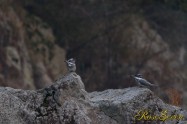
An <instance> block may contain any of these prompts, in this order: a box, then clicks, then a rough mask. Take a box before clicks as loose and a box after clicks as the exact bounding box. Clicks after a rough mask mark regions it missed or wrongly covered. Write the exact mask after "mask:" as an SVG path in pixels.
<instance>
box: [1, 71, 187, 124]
mask: <svg viewBox="0 0 187 124" xmlns="http://www.w3.org/2000/svg"><path fill="white" fill-rule="evenodd" d="M0 99H1V100H0V123H1V124H132V123H134V122H136V123H138V121H136V120H135V119H134V116H135V115H136V113H137V112H138V111H140V110H144V109H145V110H150V111H152V112H153V114H158V113H159V112H161V111H162V110H167V111H168V115H170V114H182V115H184V116H185V117H184V120H185V119H187V115H185V114H186V113H185V111H183V110H182V109H180V108H178V107H174V106H170V105H167V104H165V103H163V102H162V100H160V99H159V98H158V97H157V96H155V95H154V93H153V92H151V91H150V90H148V89H146V88H138V87H132V88H126V89H117V90H106V91H103V92H92V93H87V92H86V91H85V89H84V84H83V82H82V80H81V78H80V76H79V75H77V74H76V73H70V74H67V75H65V76H63V77H62V78H60V79H58V80H57V81H56V82H55V83H54V84H53V85H51V86H49V87H47V88H45V89H41V90H38V91H32V90H20V89H13V88H9V87H1V88H0ZM142 122H143V121H142ZM151 123H153V122H151ZM154 123H156V122H154ZM166 123H168V124H172V123H177V122H176V121H172V122H169V121H168V122H166Z"/></svg>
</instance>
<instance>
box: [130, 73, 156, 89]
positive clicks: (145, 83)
mask: <svg viewBox="0 0 187 124" xmlns="http://www.w3.org/2000/svg"><path fill="white" fill-rule="evenodd" d="M132 77H133V78H134V79H135V82H136V83H137V84H138V86H144V87H158V86H157V85H155V84H151V83H150V82H149V81H147V80H146V79H144V78H143V76H142V75H141V74H137V75H136V76H134V75H132Z"/></svg>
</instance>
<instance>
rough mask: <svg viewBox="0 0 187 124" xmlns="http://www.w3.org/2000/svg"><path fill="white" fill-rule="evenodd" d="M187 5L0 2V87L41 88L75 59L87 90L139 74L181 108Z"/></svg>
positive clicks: (131, 0)
mask: <svg viewBox="0 0 187 124" xmlns="http://www.w3.org/2000/svg"><path fill="white" fill-rule="evenodd" d="M186 50H187V1H186V0H78V1H74V0H53V1H52V0H19V1H15V0H1V1H0V85H1V86H8V87H13V88H22V89H40V88H44V87H46V86H48V85H51V84H52V83H53V82H54V81H55V80H56V79H58V78H59V77H60V76H61V75H63V74H65V73H66V72H67V71H66V70H67V69H66V66H65V63H64V60H65V59H67V58H71V57H73V58H75V59H76V63H77V73H78V74H79V75H80V76H81V77H82V80H83V82H84V83H85V86H86V90H87V91H89V92H91V91H95V90H97V91H101V90H105V89H108V88H112V89H116V88H126V87H132V86H136V85H135V83H134V81H133V80H132V79H131V78H130V76H129V75H131V74H137V73H141V74H143V75H144V77H145V78H146V79H147V80H149V81H150V82H151V83H154V84H158V85H159V86H160V89H159V91H157V94H158V95H159V96H160V97H161V98H162V99H163V100H164V101H165V102H167V103H170V104H173V105H177V106H182V107H186V108H187V53H186Z"/></svg>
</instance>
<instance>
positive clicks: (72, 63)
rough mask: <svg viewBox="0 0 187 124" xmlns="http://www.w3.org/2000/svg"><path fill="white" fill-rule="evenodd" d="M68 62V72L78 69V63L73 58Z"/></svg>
mask: <svg viewBox="0 0 187 124" xmlns="http://www.w3.org/2000/svg"><path fill="white" fill-rule="evenodd" d="M65 62H66V64H67V69H68V72H75V71H76V64H75V60H74V59H73V58H71V59H69V60H66V61H65Z"/></svg>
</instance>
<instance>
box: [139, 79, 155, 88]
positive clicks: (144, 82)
mask: <svg viewBox="0 0 187 124" xmlns="http://www.w3.org/2000/svg"><path fill="white" fill-rule="evenodd" d="M139 82H140V83H141V84H142V85H145V86H152V85H153V84H151V83H150V82H149V81H147V80H145V79H140V80H139Z"/></svg>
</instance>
